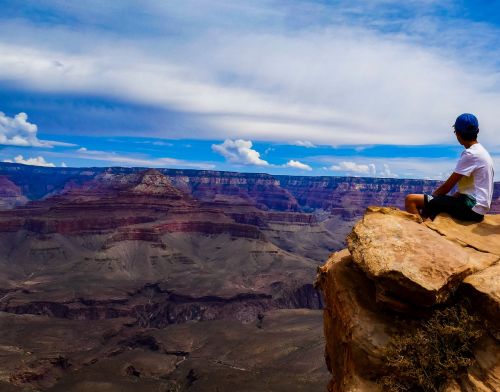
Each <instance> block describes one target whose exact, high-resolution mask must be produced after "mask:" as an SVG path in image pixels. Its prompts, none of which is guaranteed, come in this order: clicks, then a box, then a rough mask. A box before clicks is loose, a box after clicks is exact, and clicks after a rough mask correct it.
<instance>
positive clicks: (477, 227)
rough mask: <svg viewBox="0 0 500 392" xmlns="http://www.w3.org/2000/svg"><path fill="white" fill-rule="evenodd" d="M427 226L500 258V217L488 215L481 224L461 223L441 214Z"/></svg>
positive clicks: (449, 237)
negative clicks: (497, 239)
mask: <svg viewBox="0 0 500 392" xmlns="http://www.w3.org/2000/svg"><path fill="white" fill-rule="evenodd" d="M426 225H427V226H428V227H429V228H431V229H433V230H436V231H437V232H438V233H440V234H442V235H443V236H446V238H448V239H450V240H455V241H458V242H459V243H461V244H463V245H465V246H469V247H471V248H474V249H477V250H479V251H481V252H488V253H493V254H496V255H499V256H500V241H494V238H495V237H498V236H500V215H486V216H485V218H484V220H483V221H482V222H481V223H472V222H460V221H457V220H455V219H453V218H451V217H450V216H448V215H446V214H440V215H438V216H437V217H436V219H434V221H432V222H426Z"/></svg>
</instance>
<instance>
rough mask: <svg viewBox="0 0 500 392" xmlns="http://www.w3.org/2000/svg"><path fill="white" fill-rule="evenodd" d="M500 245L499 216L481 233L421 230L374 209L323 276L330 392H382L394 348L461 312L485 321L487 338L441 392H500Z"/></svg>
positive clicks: (402, 216)
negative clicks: (421, 327)
mask: <svg viewBox="0 0 500 392" xmlns="http://www.w3.org/2000/svg"><path fill="white" fill-rule="evenodd" d="M499 244H500V216H498V215H489V216H487V217H486V218H485V220H484V221H483V222H482V223H479V224H470V223H464V222H458V221H455V220H453V219H451V218H450V217H448V216H446V215H441V216H438V217H437V218H436V219H435V220H434V221H433V222H421V221H420V220H419V219H416V218H415V217H414V216H412V215H410V214H407V213H405V212H402V211H399V210H397V209H391V208H380V207H373V208H368V210H367V211H366V213H365V215H364V217H363V218H362V219H361V220H360V221H359V222H358V223H357V224H356V225H355V227H354V229H353V231H352V233H351V234H350V235H349V236H348V249H345V250H343V251H340V252H337V253H334V254H333V255H332V256H331V257H330V258H329V259H328V261H327V263H326V264H325V265H324V266H323V267H321V268H320V269H319V271H318V278H317V284H318V285H319V287H321V289H322V291H323V294H324V297H325V310H324V332H325V337H326V350H325V356H326V363H327V366H328V369H329V370H330V372H331V373H332V379H331V382H330V383H329V386H328V390H329V391H331V392H348V391H358V392H363V391H366V392H368V391H370V392H371V391H383V390H384V388H383V387H382V386H381V385H382V384H381V379H382V377H383V376H384V375H385V374H386V373H387V371H388V368H387V357H386V355H387V350H388V347H389V345H394V342H395V340H394V338H395V337H397V336H404V335H405V333H406V334H411V333H412V331H413V329H414V328H415V325H416V324H418V323H422V320H424V321H425V320H429V319H430V318H431V316H432V315H433V314H435V312H436V311H440V312H442V311H444V310H446V309H451V308H452V307H454V306H457V303H461V304H462V303H463V304H466V305H467V306H468V310H469V312H470V313H471V314H472V317H473V318H474V319H475V320H479V321H478V325H480V326H481V331H482V335H481V336H482V337H481V338H480V339H479V340H478V341H476V342H475V343H474V345H473V347H472V348H471V350H472V351H471V352H472V354H471V355H472V357H473V358H472V359H471V360H472V362H471V363H472V365H471V366H469V367H468V368H467V369H466V370H462V371H461V372H459V374H455V375H454V378H455V379H449V380H447V382H445V383H442V384H441V389H439V390H447V391H498V390H500V342H499V340H498V339H499V338H500V336H499V329H498V325H500V279H499V272H500V270H499V268H500V267H499V266H500V261H499V259H500V248H499ZM458 321H460V320H458ZM478 328H479V327H478ZM401 360H406V359H405V358H401ZM417 389H418V388H417ZM417 389H415V390H417ZM418 390H422V391H425V390H426V389H418ZM436 390H438V389H436Z"/></svg>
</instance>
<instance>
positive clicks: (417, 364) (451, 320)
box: [379, 305, 483, 392]
mask: <svg viewBox="0 0 500 392" xmlns="http://www.w3.org/2000/svg"><path fill="white" fill-rule="evenodd" d="M405 328H406V329H407V330H408V332H407V333H405V334H402V335H397V336H395V337H393V338H392V340H391V342H390V343H389V345H388V346H387V348H386V350H385V352H384V356H385V361H386V362H385V363H386V364H387V366H388V373H387V374H386V375H385V376H383V377H382V378H381V379H380V380H379V384H380V385H381V386H382V389H383V390H384V391H387V392H401V391H412V392H413V391H415V392H422V391H423V392H428V391H432V392H438V391H440V390H442V388H443V387H444V386H445V384H446V381H448V380H451V379H456V378H457V377H459V376H460V374H463V373H464V372H465V371H466V370H467V368H468V367H469V366H471V365H472V363H473V361H474V357H473V354H472V346H473V345H474V343H475V342H476V341H477V340H478V339H479V338H480V337H481V335H482V333H483V329H482V328H481V326H480V324H479V319H478V318H476V317H474V316H471V315H470V314H469V313H468V311H467V309H466V308H465V307H464V306H462V305H455V306H453V307H450V308H447V309H444V310H437V311H436V312H435V313H434V314H433V315H432V317H431V318H429V319H428V320H423V321H421V322H419V323H418V325H417V326H416V328H408V326H407V325H406V327H405Z"/></svg>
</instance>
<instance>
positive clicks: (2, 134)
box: [0, 112, 75, 147]
mask: <svg viewBox="0 0 500 392" xmlns="http://www.w3.org/2000/svg"><path fill="white" fill-rule="evenodd" d="M37 133H38V126H37V125H36V124H33V123H30V122H29V121H28V115H27V114H26V113H24V112H21V113H18V114H16V115H15V116H14V117H9V116H7V115H6V114H5V113H3V112H0V145H2V144H3V145H7V146H21V147H53V146H64V147H71V146H75V144H72V143H64V142H56V141H51V140H40V139H38V136H37Z"/></svg>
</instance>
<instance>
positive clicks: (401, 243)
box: [347, 207, 499, 309]
mask: <svg viewBox="0 0 500 392" xmlns="http://www.w3.org/2000/svg"><path fill="white" fill-rule="evenodd" d="M347 244H348V248H349V251H350V252H351V254H352V257H353V260H354V262H355V263H356V264H357V265H358V266H359V267H360V268H361V269H362V270H363V271H364V272H365V273H366V274H367V276H368V277H369V278H370V279H372V280H373V281H374V282H375V284H376V286H377V297H378V298H379V301H380V302H385V303H387V305H388V306H390V307H393V308H396V309H400V308H402V307H404V306H405V305H406V304H411V305H418V306H427V307H428V306H433V305H436V304H439V303H443V302H446V301H447V300H448V298H449V297H450V295H451V294H452V293H453V292H454V291H455V290H456V289H457V287H458V285H459V284H460V282H461V281H462V280H463V279H464V278H465V277H466V276H468V275H471V274H472V273H474V272H477V271H480V270H483V269H485V268H487V267H489V266H490V265H493V264H494V263H495V262H497V261H498V259H499V256H498V255H496V254H492V253H487V252H483V251H478V250H476V249H474V248H472V247H464V246H462V245H461V244H459V243H458V242H455V241H451V240H450V239H448V238H446V237H445V236H443V235H441V234H439V233H438V232H437V231H435V230H429V228H428V227H426V225H423V224H421V222H420V220H419V219H417V218H416V217H415V216H414V215H411V214H408V213H405V212H402V211H400V210H397V209H394V208H386V207H384V208H377V207H370V208H368V210H367V212H366V214H365V216H364V217H363V218H362V219H361V221H359V222H358V223H357V224H356V225H355V226H354V229H353V230H352V232H351V234H350V235H349V236H348V237H347Z"/></svg>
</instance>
